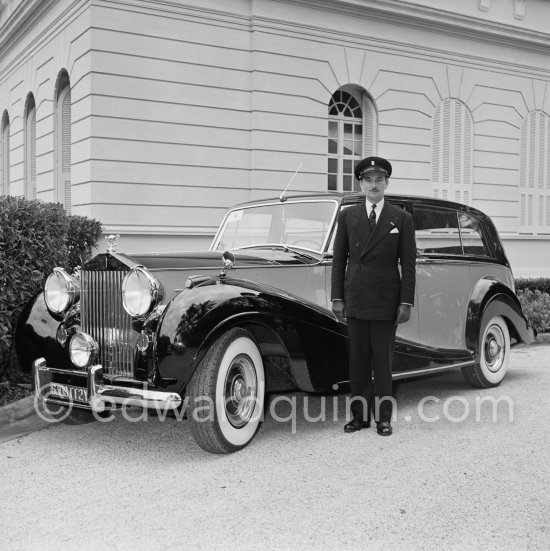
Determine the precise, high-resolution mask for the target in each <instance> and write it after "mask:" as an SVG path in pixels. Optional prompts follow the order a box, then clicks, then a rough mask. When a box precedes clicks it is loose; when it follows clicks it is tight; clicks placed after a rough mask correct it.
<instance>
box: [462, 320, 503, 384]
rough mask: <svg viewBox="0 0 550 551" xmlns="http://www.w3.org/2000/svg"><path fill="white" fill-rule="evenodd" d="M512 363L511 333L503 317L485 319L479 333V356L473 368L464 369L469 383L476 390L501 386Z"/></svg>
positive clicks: (463, 371)
mask: <svg viewBox="0 0 550 551" xmlns="http://www.w3.org/2000/svg"><path fill="white" fill-rule="evenodd" d="M509 362H510V332H509V331H508V326H507V325H506V322H505V321H504V319H503V318H502V317H501V316H492V317H490V318H489V317H487V319H486V318H485V316H484V318H483V320H482V323H481V329H480V331H479V343H478V354H477V358H476V362H475V364H474V365H472V366H468V367H464V368H462V373H463V374H464V377H465V379H466V381H468V383H469V384H470V385H472V386H474V387H476V388H489V387H492V386H497V385H498V384H500V382H501V381H502V379H504V376H505V375H506V371H507V370H508V364H509Z"/></svg>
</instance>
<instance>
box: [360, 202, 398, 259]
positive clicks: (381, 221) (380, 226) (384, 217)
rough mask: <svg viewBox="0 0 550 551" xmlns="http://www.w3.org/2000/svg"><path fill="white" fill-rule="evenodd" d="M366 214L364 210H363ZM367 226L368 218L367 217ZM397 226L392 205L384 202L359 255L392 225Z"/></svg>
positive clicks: (376, 241) (370, 246) (373, 244)
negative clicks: (372, 229)
mask: <svg viewBox="0 0 550 551" xmlns="http://www.w3.org/2000/svg"><path fill="white" fill-rule="evenodd" d="M365 216H366V211H365ZM367 226H368V218H367ZM396 226H397V216H396V213H395V211H394V209H393V207H392V206H391V205H390V204H389V203H387V202H385V203H384V208H383V209H382V212H381V213H380V218H378V222H377V223H376V226H374V231H373V232H371V234H370V237H369V239H368V240H367V242H366V244H365V247H364V248H363V252H362V253H361V256H362V255H364V254H367V253H368V252H369V251H370V250H371V249H372V248H373V247H374V246H375V245H376V244H377V243H378V242H379V241H380V240H381V239H382V238H383V237H384V236H385V235H386V234H388V233H389V232H390V231H391V230H392V229H393V228H394V227H396Z"/></svg>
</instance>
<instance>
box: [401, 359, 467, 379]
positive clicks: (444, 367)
mask: <svg viewBox="0 0 550 551" xmlns="http://www.w3.org/2000/svg"><path fill="white" fill-rule="evenodd" d="M474 364H475V361H474V360H468V361H467V362H460V363H457V364H449V365H440V366H437V367H428V368H426V369H415V370H413V371H399V372H397V373H393V374H392V379H393V380H394V381H397V380H398V379H407V378H410V377H420V376H421V375H429V374H431V373H440V372H443V371H450V370H451V369H458V368H460V367H468V366H470V365H474Z"/></svg>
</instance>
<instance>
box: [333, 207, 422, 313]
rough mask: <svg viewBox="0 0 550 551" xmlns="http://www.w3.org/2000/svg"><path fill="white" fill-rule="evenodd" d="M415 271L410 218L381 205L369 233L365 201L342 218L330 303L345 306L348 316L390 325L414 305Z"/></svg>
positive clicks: (336, 248) (335, 251)
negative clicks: (404, 308) (402, 306)
mask: <svg viewBox="0 0 550 551" xmlns="http://www.w3.org/2000/svg"><path fill="white" fill-rule="evenodd" d="M399 263H400V264H401V276H400V274H399V269H398V264H399ZM415 265H416V241H415V237H414V225H413V220H412V216H411V215H410V214H409V213H408V212H405V211H404V210H403V209H400V208H398V207H394V206H393V205H390V204H389V203H388V201H387V200H385V201H384V208H383V209H382V212H381V213H380V217H379V219H378V222H377V224H376V226H375V227H374V230H373V231H371V229H370V225H369V220H368V215H367V210H366V208H365V201H363V202H362V203H360V204H358V205H355V206H353V207H349V208H347V209H345V210H343V211H342V212H341V213H340V217H339V219H338V229H337V231H336V237H335V240H334V257H333V262H332V291H331V299H336V298H340V299H344V300H345V304H346V316H348V317H355V318H360V319H367V320H394V319H395V318H396V315H397V308H398V306H399V304H400V303H403V302H405V303H409V304H414V287H415V283H416V269H415Z"/></svg>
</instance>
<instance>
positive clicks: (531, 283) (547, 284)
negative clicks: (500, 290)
mask: <svg viewBox="0 0 550 551" xmlns="http://www.w3.org/2000/svg"><path fill="white" fill-rule="evenodd" d="M514 283H515V286H516V291H517V292H519V291H524V290H525V289H529V290H531V291H535V290H537V289H538V290H539V291H541V292H543V293H550V278H548V277H518V278H517V279H516V280H515V281H514Z"/></svg>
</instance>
